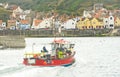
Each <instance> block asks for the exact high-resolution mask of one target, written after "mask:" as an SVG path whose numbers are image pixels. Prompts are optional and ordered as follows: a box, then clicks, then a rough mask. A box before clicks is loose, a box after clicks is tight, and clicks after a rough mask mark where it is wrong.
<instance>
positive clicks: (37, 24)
mask: <svg viewBox="0 0 120 77" xmlns="http://www.w3.org/2000/svg"><path fill="white" fill-rule="evenodd" d="M41 22H42V20H38V19H33V23H32V26H31V28H32V29H39V24H40V23H41Z"/></svg>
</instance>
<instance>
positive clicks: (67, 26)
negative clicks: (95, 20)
mask: <svg viewBox="0 0 120 77" xmlns="http://www.w3.org/2000/svg"><path fill="white" fill-rule="evenodd" d="M76 23H77V19H76V18H73V19H69V20H67V21H66V22H64V23H62V24H61V26H62V27H64V28H65V29H75V28H76Z"/></svg>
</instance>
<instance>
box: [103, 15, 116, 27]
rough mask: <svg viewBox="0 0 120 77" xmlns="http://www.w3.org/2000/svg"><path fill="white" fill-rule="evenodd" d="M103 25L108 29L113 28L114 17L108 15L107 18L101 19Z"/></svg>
mask: <svg viewBox="0 0 120 77" xmlns="http://www.w3.org/2000/svg"><path fill="white" fill-rule="evenodd" d="M103 22H104V27H105V28H109V29H114V17H113V16H112V15H110V16H109V17H107V18H104V19H103Z"/></svg>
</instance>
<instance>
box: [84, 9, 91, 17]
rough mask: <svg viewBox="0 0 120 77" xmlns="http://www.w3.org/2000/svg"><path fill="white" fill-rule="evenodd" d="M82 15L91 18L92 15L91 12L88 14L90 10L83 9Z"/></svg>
mask: <svg viewBox="0 0 120 77" xmlns="http://www.w3.org/2000/svg"><path fill="white" fill-rule="evenodd" d="M83 17H85V18H86V17H87V18H91V17H92V16H91V14H90V12H89V11H85V10H84V11H83Z"/></svg>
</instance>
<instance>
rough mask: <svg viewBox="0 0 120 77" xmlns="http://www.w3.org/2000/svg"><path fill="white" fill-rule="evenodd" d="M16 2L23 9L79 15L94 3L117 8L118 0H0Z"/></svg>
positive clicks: (108, 7)
mask: <svg viewBox="0 0 120 77" xmlns="http://www.w3.org/2000/svg"><path fill="white" fill-rule="evenodd" d="M0 2H8V3H11V4H17V5H19V6H21V7H22V8H23V9H33V10H35V11H44V12H48V11H51V10H54V11H56V12H59V13H60V14H63V13H66V14H75V15H81V14H82V12H83V10H84V9H87V8H89V7H92V6H93V4H94V3H103V4H104V7H106V8H107V9H119V8H120V5H119V4H120V0H0Z"/></svg>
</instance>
